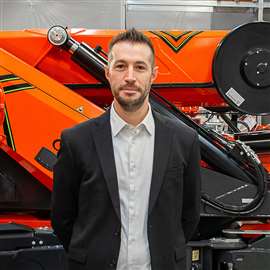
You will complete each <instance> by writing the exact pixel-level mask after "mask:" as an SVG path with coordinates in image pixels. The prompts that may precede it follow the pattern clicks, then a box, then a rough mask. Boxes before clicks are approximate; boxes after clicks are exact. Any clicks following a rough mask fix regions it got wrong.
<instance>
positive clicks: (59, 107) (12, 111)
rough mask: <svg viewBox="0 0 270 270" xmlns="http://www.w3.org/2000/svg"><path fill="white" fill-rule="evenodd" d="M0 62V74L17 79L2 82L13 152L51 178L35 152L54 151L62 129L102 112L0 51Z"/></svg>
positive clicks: (59, 84)
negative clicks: (9, 75) (54, 144)
mask: <svg viewBox="0 0 270 270" xmlns="http://www.w3.org/2000/svg"><path fill="white" fill-rule="evenodd" d="M0 59H1V64H0V65H1V67H0V69H1V72H0V74H4V73H5V74H14V75H16V76H17V77H19V78H20V80H19V81H18V80H17V79H16V80H15V81H14V84H13V85H12V83H11V81H8V82H7V85H5V82H2V85H3V87H4V90H5V93H6V94H5V96H6V111H7V118H8V119H7V121H8V123H9V127H10V137H12V140H13V150H16V152H17V153H18V154H19V155H20V156H22V157H23V158H25V159H26V161H28V162H30V163H31V164H33V165H34V166H35V167H37V168H38V169H39V170H41V171H42V172H43V173H45V174H46V175H48V176H49V177H51V176H52V175H51V172H50V171H48V170H47V169H46V168H44V167H43V166H41V165H40V164H39V163H38V162H37V161H35V156H36V155H37V153H38V152H39V150H40V149H41V148H42V147H46V148H47V149H49V150H51V151H52V152H55V150H54V149H53V147H52V144H53V141H54V140H55V139H58V138H59V136H60V133H61V131H62V130H63V129H64V128H67V127H70V126H73V125H74V124H77V123H79V122H82V121H85V120H86V119H89V118H93V117H96V116H98V115H100V114H101V113H102V112H103V110H102V109H101V108H99V107H97V106H96V105H95V104H93V103H91V102H89V101H88V100H86V99H84V98H83V97H81V96H79V95H78V94H76V93H74V92H73V91H71V90H70V89H68V88H66V87H65V86H63V85H62V84H61V83H59V82H57V81H55V80H53V79H51V78H50V77H48V76H47V75H45V74H44V73H42V72H40V71H38V70H37V69H35V68H34V67H32V66H31V65H28V64H26V63H25V62H23V61H22V60H20V59H18V58H17V57H14V56H13V55H11V54H10V53H8V52H6V51H5V50H3V49H0ZM18 82H19V83H18ZM20 86H21V88H20ZM10 87H12V88H10ZM18 87H19V88H18ZM10 89H11V90H10Z"/></svg>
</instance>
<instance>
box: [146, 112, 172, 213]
mask: <svg viewBox="0 0 270 270" xmlns="http://www.w3.org/2000/svg"><path fill="white" fill-rule="evenodd" d="M153 116H154V119H155V144H154V160H153V172H152V179H151V189H150V198H149V208H148V214H149V215H150V214H151V211H152V210H153V207H154V205H155V202H156V200H157V197H158V194H159V191H160V188H161V185H162V182H163V179H164V173H165V170H166V168H167V163H168V159H169V153H170V151H171V144H172V132H171V130H170V128H169V127H168V126H167V125H166V120H165V119H164V118H163V117H161V116H160V115H159V114H158V113H156V112H154V110H153Z"/></svg>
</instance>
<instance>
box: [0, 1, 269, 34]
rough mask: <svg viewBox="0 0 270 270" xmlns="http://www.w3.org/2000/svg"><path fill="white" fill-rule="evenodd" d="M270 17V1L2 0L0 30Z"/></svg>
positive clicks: (212, 25) (202, 25) (210, 25)
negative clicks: (57, 25) (56, 25)
mask: <svg viewBox="0 0 270 270" xmlns="http://www.w3.org/2000/svg"><path fill="white" fill-rule="evenodd" d="M255 20H259V21H261V20H266V21H269V20H270V1H266V0H264V1H263V0H245V1H224V0H223V1H207V0H198V1H192V0H189V1H179V0H167V1H164V0H163V1H162V0H160V1H151V0H99V1H95V0H77V1H75V0H55V1H52V0H1V1H0V29H1V30H15V29H24V28H48V27H50V26H52V25H55V24H60V25H65V26H68V27H80V28H81V27H85V28H91V29H102V28H106V29H120V28H122V29H124V28H129V27H132V26H134V27H137V28H141V29H157V28H158V29H172V28H182V29H193V30H197V29H204V30H206V29H231V28H233V27H235V26H237V25H240V24H243V23H248V22H251V21H255Z"/></svg>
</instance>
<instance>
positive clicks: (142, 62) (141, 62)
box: [114, 59, 147, 65]
mask: <svg viewBox="0 0 270 270" xmlns="http://www.w3.org/2000/svg"><path fill="white" fill-rule="evenodd" d="M126 62H127V61H125V60H123V59H119V60H116V61H115V63H114V64H118V63H126ZM135 64H143V65H147V63H146V62H144V61H135Z"/></svg>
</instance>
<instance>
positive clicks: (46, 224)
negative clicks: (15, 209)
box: [0, 213, 51, 229]
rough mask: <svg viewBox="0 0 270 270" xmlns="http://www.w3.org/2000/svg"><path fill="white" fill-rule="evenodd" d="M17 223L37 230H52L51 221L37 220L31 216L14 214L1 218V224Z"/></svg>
mask: <svg viewBox="0 0 270 270" xmlns="http://www.w3.org/2000/svg"><path fill="white" fill-rule="evenodd" d="M6 223H16V224H21V225H25V226H29V227H31V228H33V229H35V228H46V229H51V221H50V220H48V219H41V218H37V217H35V216H33V215H30V214H20V213H12V214H5V215H3V216H0V224H6Z"/></svg>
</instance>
